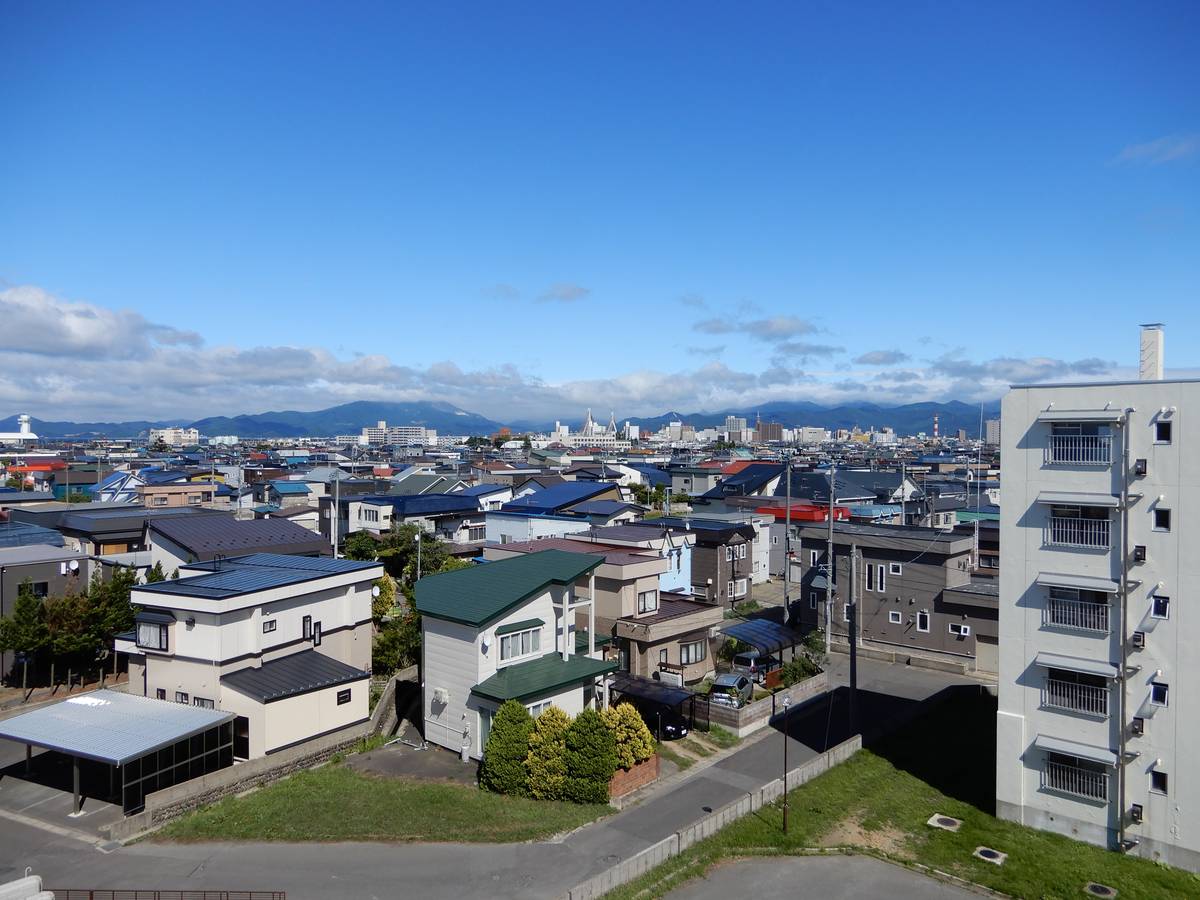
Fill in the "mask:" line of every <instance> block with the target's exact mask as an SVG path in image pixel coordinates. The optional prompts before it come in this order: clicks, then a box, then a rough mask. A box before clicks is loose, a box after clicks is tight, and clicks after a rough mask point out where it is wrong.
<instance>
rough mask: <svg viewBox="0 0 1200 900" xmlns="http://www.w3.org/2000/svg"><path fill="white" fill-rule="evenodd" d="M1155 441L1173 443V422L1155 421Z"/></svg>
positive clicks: (1157, 442)
mask: <svg viewBox="0 0 1200 900" xmlns="http://www.w3.org/2000/svg"><path fill="white" fill-rule="evenodd" d="M1154 443H1156V444H1169V443H1171V423H1170V422H1155V423H1154Z"/></svg>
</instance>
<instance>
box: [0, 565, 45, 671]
mask: <svg viewBox="0 0 1200 900" xmlns="http://www.w3.org/2000/svg"><path fill="white" fill-rule="evenodd" d="M49 642H50V633H49V632H48V631H47V629H46V608H45V605H44V604H43V603H42V600H41V598H40V597H38V596H37V595H35V594H34V593H33V581H31V580H30V579H28V578H26V579H25V580H24V581H22V582H21V586H20V587H19V588H17V600H16V602H15V603H14V604H13V608H12V613H11V614H9V615H8V616H6V617H5V618H3V619H0V650H12V651H15V652H17V653H24V654H26V657H27V660H26V665H28V657H36V655H37V654H38V653H40V652H41V651H42V650H44V649H45V648H46V647H47V645H48V644H49Z"/></svg>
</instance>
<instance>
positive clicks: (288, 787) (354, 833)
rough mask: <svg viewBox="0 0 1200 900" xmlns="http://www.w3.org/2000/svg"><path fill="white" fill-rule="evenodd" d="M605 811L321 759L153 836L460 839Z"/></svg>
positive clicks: (500, 837) (528, 835)
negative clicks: (375, 773)
mask: <svg viewBox="0 0 1200 900" xmlns="http://www.w3.org/2000/svg"><path fill="white" fill-rule="evenodd" d="M609 812H611V808H610V807H608V806H607V805H596V806H580V805H577V804H574V803H551V802H542V801H538V800H526V799H523V798H520V797H503V796H500V795H498V794H489V793H487V792H486V791H481V790H479V789H477V788H474V787H467V786H464V785H458V784H440V783H431V782H418V781H406V780H404V779H398V778H375V777H372V776H369V775H362V774H359V773H358V772H355V771H353V770H351V769H348V768H346V767H345V766H342V765H337V764H334V765H328V766H325V767H323V768H320V769H313V770H310V771H306V772H300V773H298V774H296V775H293V776H292V777H291V778H288V779H286V780H285V781H280V782H277V783H276V784H273V785H270V786H269V787H265V788H263V789H262V790H259V791H256V792H254V793H252V794H248V795H247V796H245V797H230V798H227V799H225V800H222V801H220V802H219V803H215V804H213V805H212V806H209V807H206V808H205V809H202V810H198V811H197V812H194V813H192V814H191V815H189V816H187V817H185V818H182V819H179V820H178V821H176V822H172V823H171V824H169V825H167V826H166V827H165V828H163V829H162V830H161V831H159V832H158V833H157V834H155V835H154V836H153V837H152V838H151V840H156V841H465V842H471V843H504V842H510V841H530V840H537V839H541V838H547V837H550V836H552V835H555V834H559V833H560V832H564V831H570V830H571V829H573V828H578V827H579V826H580V825H586V824H587V823H588V822H591V821H593V820H595V819H598V818H600V817H601V816H605V815H607V814H608V813H609Z"/></svg>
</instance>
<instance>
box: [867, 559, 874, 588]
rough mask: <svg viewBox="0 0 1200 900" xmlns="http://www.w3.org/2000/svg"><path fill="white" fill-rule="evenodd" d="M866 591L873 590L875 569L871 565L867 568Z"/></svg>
mask: <svg viewBox="0 0 1200 900" xmlns="http://www.w3.org/2000/svg"><path fill="white" fill-rule="evenodd" d="M867 590H868V591H873V590H875V567H874V566H871V565H868V566H867Z"/></svg>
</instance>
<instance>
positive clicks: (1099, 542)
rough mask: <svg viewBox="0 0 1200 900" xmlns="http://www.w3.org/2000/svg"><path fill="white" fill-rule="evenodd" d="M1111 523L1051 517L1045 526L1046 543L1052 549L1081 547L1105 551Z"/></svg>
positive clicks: (1107, 546)
mask: <svg viewBox="0 0 1200 900" xmlns="http://www.w3.org/2000/svg"><path fill="white" fill-rule="evenodd" d="M1111 526H1112V523H1111V521H1110V520H1108V519H1076V518H1071V517H1067V516H1051V517H1050V522H1049V524H1048V525H1047V526H1046V543H1047V544H1049V545H1050V546H1052V547H1082V548H1084V549H1087V550H1107V549H1108V548H1109V546H1111V545H1110V538H1111V533H1112V528H1111Z"/></svg>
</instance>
